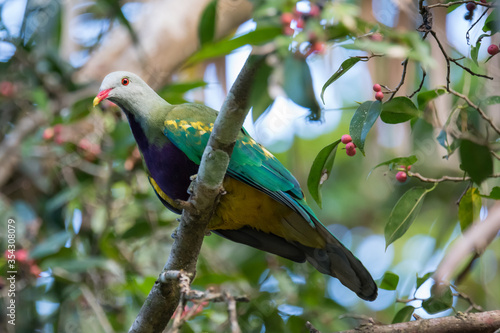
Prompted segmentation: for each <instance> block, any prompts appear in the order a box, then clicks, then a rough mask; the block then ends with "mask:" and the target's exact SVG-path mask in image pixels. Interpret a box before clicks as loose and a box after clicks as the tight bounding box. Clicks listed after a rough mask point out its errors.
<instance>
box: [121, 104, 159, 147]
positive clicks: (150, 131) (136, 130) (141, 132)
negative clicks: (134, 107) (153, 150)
mask: <svg viewBox="0 0 500 333" xmlns="http://www.w3.org/2000/svg"><path fill="white" fill-rule="evenodd" d="M122 110H123V112H124V113H125V115H126V116H127V119H128V122H129V124H130V129H131V130H132V134H133V135H134V138H135V141H136V142H137V145H138V146H139V149H140V150H141V151H142V152H145V151H146V150H147V149H148V148H149V147H150V146H162V145H164V144H165V143H168V139H167V138H166V137H165V136H164V135H163V128H162V124H163V122H162V121H161V120H160V119H155V117H159V115H157V114H153V115H151V117H147V118H146V117H142V116H140V115H136V114H134V113H132V112H130V111H129V110H127V109H126V108H124V107H122Z"/></svg>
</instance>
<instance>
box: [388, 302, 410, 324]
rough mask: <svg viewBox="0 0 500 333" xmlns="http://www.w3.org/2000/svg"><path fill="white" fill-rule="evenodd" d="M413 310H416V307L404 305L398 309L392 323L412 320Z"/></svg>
mask: <svg viewBox="0 0 500 333" xmlns="http://www.w3.org/2000/svg"><path fill="white" fill-rule="evenodd" d="M413 311H415V308H414V307H413V306H410V305H407V306H405V307H403V308H402V309H401V310H399V311H398V313H396V315H395V316H394V319H393V320H392V323H393V324H397V323H405V322H407V321H410V319H411V315H412V314H413Z"/></svg>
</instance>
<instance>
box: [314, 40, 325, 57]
mask: <svg viewBox="0 0 500 333" xmlns="http://www.w3.org/2000/svg"><path fill="white" fill-rule="evenodd" d="M311 51H312V52H317V53H319V54H322V53H323V52H325V44H324V43H322V42H315V43H313V45H312V46H311Z"/></svg>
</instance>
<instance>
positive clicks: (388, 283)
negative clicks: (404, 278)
mask: <svg viewBox="0 0 500 333" xmlns="http://www.w3.org/2000/svg"><path fill="white" fill-rule="evenodd" d="M398 283H399V276H398V275H397V274H394V273H393V272H389V271H387V272H385V274H384V277H383V278H382V282H380V285H379V288H380V289H385V290H396V288H397V287H398Z"/></svg>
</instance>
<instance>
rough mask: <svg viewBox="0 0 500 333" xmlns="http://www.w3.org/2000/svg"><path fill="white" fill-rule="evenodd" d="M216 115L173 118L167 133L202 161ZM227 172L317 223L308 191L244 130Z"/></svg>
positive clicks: (196, 158) (165, 128)
mask: <svg viewBox="0 0 500 333" xmlns="http://www.w3.org/2000/svg"><path fill="white" fill-rule="evenodd" d="M196 107H197V108H198V106H196ZM174 110H175V109H174ZM215 116H216V114H215V115H214V117H213V119H211V120H209V121H191V120H184V119H179V118H173V117H172V118H169V119H167V120H165V122H164V134H165V136H167V138H168V139H169V140H170V141H171V142H172V143H173V144H174V145H176V146H177V147H178V148H179V149H180V150H182V151H183V152H184V153H185V154H186V155H187V156H188V158H189V159H190V160H191V161H193V162H194V163H196V164H200V161H201V157H202V155H203V151H204V149H205V147H206V145H207V143H208V139H209V137H210V133H211V131H212V128H213V121H214V120H215ZM227 173H228V175H229V176H231V177H233V178H235V179H238V180H240V181H242V182H244V183H246V184H248V185H250V186H253V187H255V188H256V189H258V190H260V191H262V192H264V193H266V194H267V195H269V196H271V197H272V198H273V199H275V200H276V201H278V202H281V203H282V204H284V205H286V206H288V207H290V208H291V209H293V210H294V211H296V212H297V213H299V214H300V215H301V216H302V217H304V219H305V220H306V221H308V222H309V223H310V224H311V226H313V227H315V224H316V223H314V222H316V221H314V222H313V220H317V219H316V217H315V216H314V213H313V212H312V210H311V209H310V208H309V206H308V205H307V204H306V203H305V200H304V194H303V193H302V190H301V188H300V185H299V183H298V182H297V180H296V179H295V177H293V175H292V174H291V173H290V172H289V171H288V170H287V169H286V168H285V167H284V166H283V165H282V164H281V163H280V162H279V161H278V159H276V157H274V156H273V155H272V154H271V153H270V152H269V151H267V150H266V149H265V148H264V147H262V146H261V145H259V144H258V143H257V142H256V141H255V140H254V139H252V138H251V137H250V136H249V135H248V134H247V133H246V131H244V130H242V131H241V133H240V135H239V136H238V139H237V141H236V144H235V147H234V150H233V154H232V156H231V161H230V163H229V166H228V171H227ZM311 218H312V219H311ZM317 222H318V223H319V221H317Z"/></svg>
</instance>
